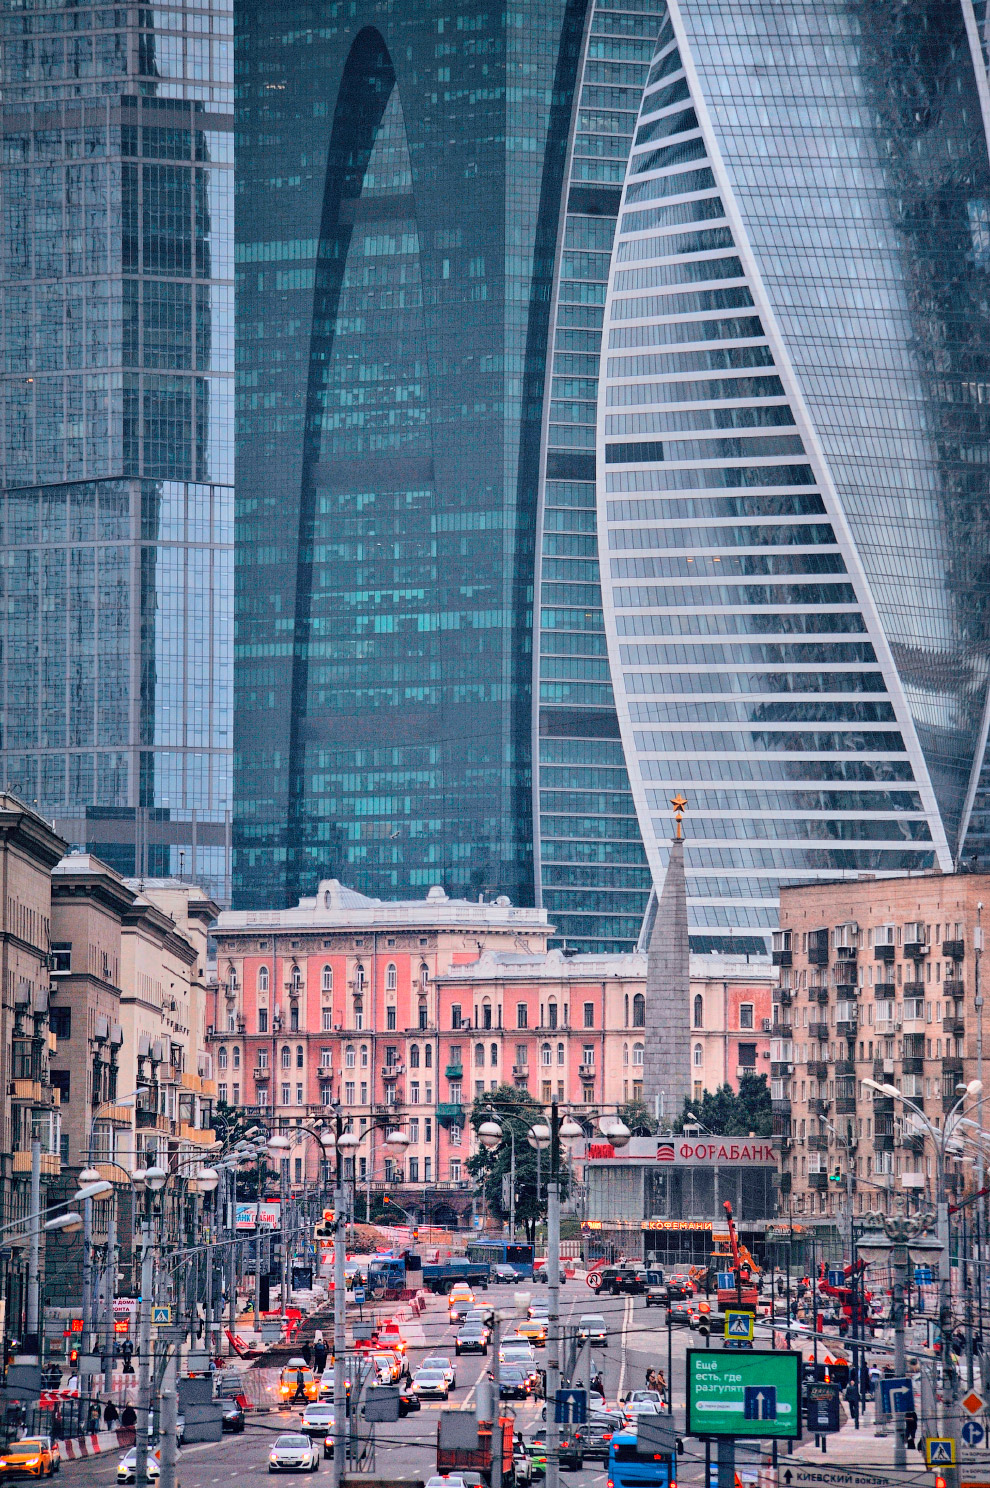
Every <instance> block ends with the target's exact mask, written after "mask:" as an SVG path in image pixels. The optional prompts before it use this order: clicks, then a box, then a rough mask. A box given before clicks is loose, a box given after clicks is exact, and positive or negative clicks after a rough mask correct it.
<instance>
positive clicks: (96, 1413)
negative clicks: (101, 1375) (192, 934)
mask: <svg viewBox="0 0 990 1488" xmlns="http://www.w3.org/2000/svg"><path fill="white" fill-rule="evenodd" d="M99 1429H100V1402H99V1401H98V1400H91V1401H90V1402H89V1408H88V1409H87V1411H86V1434H87V1435H91V1434H92V1433H93V1432H94V1431H99Z"/></svg>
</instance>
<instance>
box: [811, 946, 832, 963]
mask: <svg viewBox="0 0 990 1488" xmlns="http://www.w3.org/2000/svg"><path fill="white" fill-rule="evenodd" d="M808 960H809V961H810V962H811V964H812V966H827V965H828V946H827V945H810V946H809V947H808Z"/></svg>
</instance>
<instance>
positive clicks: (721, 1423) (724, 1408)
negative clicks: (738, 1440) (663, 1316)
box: [687, 1349, 801, 1438]
mask: <svg viewBox="0 0 990 1488" xmlns="http://www.w3.org/2000/svg"><path fill="white" fill-rule="evenodd" d="M687 1434H688V1436H739V1437H768V1436H778V1437H787V1438H791V1437H797V1436H800V1435H801V1355H800V1354H799V1353H789V1352H786V1351H785V1352H781V1353H772V1352H770V1351H760V1352H757V1351H756V1350H755V1349H754V1350H751V1351H749V1352H743V1351H741V1350H740V1351H738V1352H736V1351H732V1350H728V1349H688V1353H687Z"/></svg>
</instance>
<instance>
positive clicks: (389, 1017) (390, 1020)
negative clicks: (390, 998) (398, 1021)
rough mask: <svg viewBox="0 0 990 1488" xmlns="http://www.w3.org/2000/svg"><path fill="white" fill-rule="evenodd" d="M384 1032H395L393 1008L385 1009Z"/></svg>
mask: <svg viewBox="0 0 990 1488" xmlns="http://www.w3.org/2000/svg"><path fill="white" fill-rule="evenodd" d="M385 1031H386V1032H387V1033H394V1032H395V1008H394V1007H387V1008H386V1009H385Z"/></svg>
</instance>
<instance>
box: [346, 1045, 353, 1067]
mask: <svg viewBox="0 0 990 1488" xmlns="http://www.w3.org/2000/svg"><path fill="white" fill-rule="evenodd" d="M355 1063H356V1058H355V1054H354V1045H353V1044H347V1045H346V1046H345V1048H344V1065H345V1068H347V1069H353V1068H354V1065H355Z"/></svg>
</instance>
